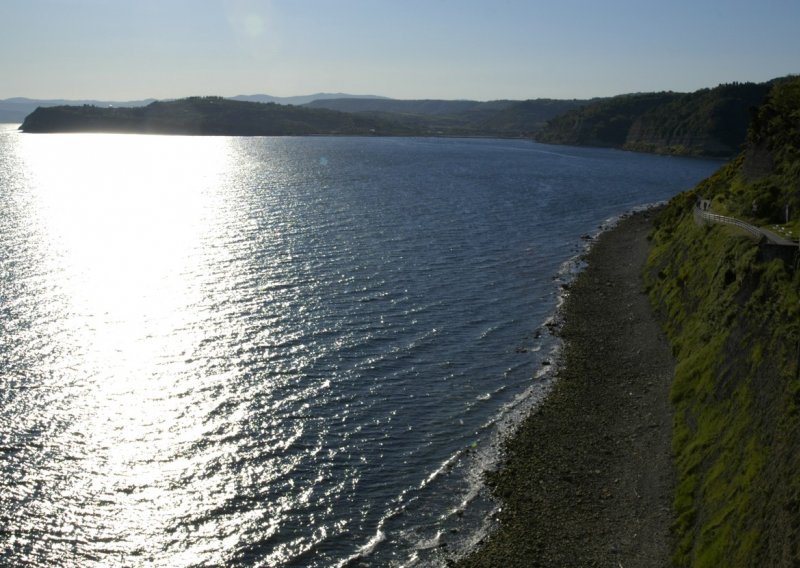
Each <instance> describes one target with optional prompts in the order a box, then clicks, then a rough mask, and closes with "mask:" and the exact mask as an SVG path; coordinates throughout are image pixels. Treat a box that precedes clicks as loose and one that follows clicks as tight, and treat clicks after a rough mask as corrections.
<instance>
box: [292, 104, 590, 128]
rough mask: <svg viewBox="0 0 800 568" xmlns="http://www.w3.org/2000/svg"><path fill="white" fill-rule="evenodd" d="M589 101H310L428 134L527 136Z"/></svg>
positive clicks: (318, 106) (328, 107) (319, 105)
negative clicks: (390, 121) (384, 120)
mask: <svg viewBox="0 0 800 568" xmlns="http://www.w3.org/2000/svg"><path fill="white" fill-rule="evenodd" d="M588 102H589V101H586V100H554V99H535V100H527V101H510V100H497V101H488V102H480V101H470V100H440V99H421V100H398V99H328V100H317V101H314V102H311V103H308V104H307V105H305V106H307V107H310V108H327V109H331V110H338V111H342V112H352V113H359V114H365V115H369V116H372V117H375V118H382V119H388V120H392V121H393V122H397V123H400V124H404V125H406V126H407V127H409V128H414V129H421V130H423V131H424V132H426V133H428V134H452V135H495V136H527V135H530V134H531V133H533V132H536V131H538V130H540V129H541V128H542V127H543V126H544V125H545V124H546V123H547V121H548V120H550V119H552V118H554V117H556V116H558V115H560V114H562V113H565V112H567V111H570V110H573V109H575V108H578V107H580V106H582V105H585V104H587V103H588Z"/></svg>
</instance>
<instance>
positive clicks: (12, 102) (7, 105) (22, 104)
mask: <svg viewBox="0 0 800 568" xmlns="http://www.w3.org/2000/svg"><path fill="white" fill-rule="evenodd" d="M153 101H155V99H144V100H135V101H122V102H120V101H100V100H91V99H81V100H69V99H28V98H25V97H14V98H11V99H3V100H0V122H11V123H21V122H22V121H23V120H25V117H26V116H28V115H29V114H30V113H32V112H33V111H34V110H36V108H37V107H53V106H63V105H74V106H83V105H93V106H98V107H109V106H123V107H134V106H144V105H147V104H150V103H152V102H153Z"/></svg>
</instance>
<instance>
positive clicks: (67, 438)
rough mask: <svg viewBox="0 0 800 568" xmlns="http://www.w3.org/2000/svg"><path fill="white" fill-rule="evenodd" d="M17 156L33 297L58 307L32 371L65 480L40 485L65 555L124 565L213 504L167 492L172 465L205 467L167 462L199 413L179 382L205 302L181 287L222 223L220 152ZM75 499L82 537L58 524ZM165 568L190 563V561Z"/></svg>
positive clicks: (122, 150)
mask: <svg viewBox="0 0 800 568" xmlns="http://www.w3.org/2000/svg"><path fill="white" fill-rule="evenodd" d="M20 142H21V155H22V156H23V160H24V161H25V162H26V164H25V166H26V170H27V171H28V172H31V176H33V179H31V180H29V182H30V186H31V187H32V188H33V190H32V195H33V207H32V208H30V210H31V211H33V215H34V218H32V219H31V220H30V221H31V224H32V225H35V226H36V227H37V229H36V230H37V231H38V246H39V248H40V255H41V256H43V257H44V258H45V259H46V263H47V264H49V268H48V270H49V271H51V272H52V273H54V274H58V276H59V278H58V285H57V286H56V287H55V288H54V289H50V290H48V291H47V293H48V294H50V295H54V296H57V298H58V300H59V301H58V304H59V305H60V306H61V313H60V314H53V315H52V326H53V327H55V328H58V329H54V330H53V333H50V334H49V338H48V340H49V341H54V342H55V344H54V345H52V346H51V348H50V351H51V353H53V354H54V356H53V357H51V358H49V359H48V360H42V361H41V362H40V368H39V369H38V371H39V373H41V375H42V376H47V377H50V384H51V385H52V387H53V391H52V392H59V393H60V394H59V396H58V397H57V398H56V397H54V400H53V401H52V403H53V404H54V405H57V406H58V407H60V410H61V412H60V415H61V416H68V417H69V418H70V420H69V421H67V422H65V423H63V424H59V425H54V426H53V429H54V431H53V432H51V440H52V443H54V444H56V445H58V446H59V447H62V448H72V451H73V452H74V461H72V462H67V464H68V465H67V467H71V468H72V469H73V470H74V471H64V470H63V467H64V464H63V463H62V464H60V465H59V468H60V471H58V472H53V476H52V478H51V479H52V485H53V486H52V487H50V488H48V490H49V491H52V492H54V493H55V494H57V495H58V496H59V498H56V499H49V500H50V501H51V502H53V501H54V502H55V503H57V504H58V505H56V506H57V507H60V508H62V509H63V510H60V511H54V515H53V518H54V519H59V520H58V521H55V522H58V523H59V524H60V525H61V526H59V527H58V529H57V530H59V531H60V532H61V533H62V534H63V542H64V547H65V552H67V551H68V550H69V549H70V548H71V547H75V539H77V540H83V539H85V538H87V537H88V536H90V537H91V538H90V540H91V541H93V542H94V543H95V544H94V545H93V546H95V547H102V546H103V544H102V543H104V542H105V543H106V546H107V547H108V550H103V551H102V552H103V554H106V555H107V554H108V553H111V556H112V557H113V556H114V553H116V554H118V555H119V558H129V559H130V558H136V555H137V554H146V551H147V550H149V549H151V547H152V545H153V542H152V540H153V539H156V540H158V539H164V538H167V537H166V536H165V534H166V531H165V528H166V527H167V526H168V525H169V523H170V521H174V519H175V518H179V517H181V515H186V514H188V512H190V511H191V510H193V509H197V507H196V504H195V503H193V502H194V501H196V500H198V499H199V500H213V499H217V500H221V499H223V498H224V496H225V494H226V491H225V490H224V488H206V489H207V491H197V489H198V488H200V486H201V485H202V482H198V483H195V484H194V486H193V489H194V491H192V492H189V491H181V489H180V485H181V483H182V481H181V478H182V477H183V478H185V477H186V476H187V475H189V474H187V472H189V471H191V470H192V468H188V467H187V465H188V464H187V463H185V462H186V460H198V459H199V460H202V459H210V458H208V456H206V457H205V458H203V457H202V454H201V455H200V457H198V456H197V455H193V456H192V457H188V456H189V453H188V452H187V453H186V456H183V454H182V449H183V448H186V447H187V446H189V445H190V444H192V443H193V442H194V441H195V440H197V439H198V438H201V437H202V435H201V434H202V430H203V428H205V427H206V425H204V424H203V421H202V419H201V418H198V417H202V416H204V415H205V414H207V412H208V411H209V410H210V408H204V406H209V405H211V402H210V401H204V400H203V397H202V392H203V388H202V386H203V385H202V384H200V385H198V384H192V385H191V389H189V388H188V387H187V385H186V383H185V382H182V381H181V380H179V377H180V375H181V374H184V375H185V374H186V369H187V367H190V366H189V365H186V364H185V360H186V359H188V358H190V357H191V355H190V354H191V353H192V350H193V349H194V347H195V345H196V344H197V343H198V342H201V341H202V340H203V339H204V335H203V334H204V329H203V326H202V322H203V314H202V313H200V312H201V311H202V306H203V304H204V301H205V300H206V296H207V291H205V290H203V289H200V288H201V287H200V286H198V285H197V284H192V285H190V284H188V282H189V281H190V280H189V279H187V278H185V275H186V274H195V273H196V272H197V271H198V270H200V269H201V264H200V263H201V260H202V257H203V254H205V252H204V250H205V249H204V246H205V245H207V244H208V243H207V241H208V239H209V238H210V232H209V230H210V229H209V228H213V227H214V225H215V223H216V222H217V217H218V216H219V215H221V214H223V212H224V211H225V196H224V195H223V194H222V190H221V189H220V188H222V187H223V185H224V184H223V183H222V177H223V176H224V175H225V173H226V172H227V171H228V168H229V164H228V160H229V156H230V153H229V148H228V144H229V143H230V140H229V139H225V138H198V139H186V138H173V137H158V136H147V137H142V136H128V135H102V134H87V135H63V136H41V137H38V136H24V137H23V138H22V139H21V141H20ZM195 281H196V279H195ZM196 379H197V381H199V382H202V381H203V380H208V381H211V380H212V379H209V378H206V379H203V378H202V376H197V377H196ZM197 381H196V382H197ZM189 391H191V392H189ZM187 393H188V394H187ZM187 399H190V400H187ZM193 415H194V416H193ZM194 465H197V464H194ZM41 466H42V467H48V464H47V463H42V464H41ZM184 481H185V480H184ZM228 492H229V491H228ZM87 497H90V498H91V503H92V507H93V509H94V510H93V511H91V514H90V515H88V518H92V519H94V526H91V527H87V526H81V527H80V528H78V527H76V526H71V525H70V521H69V519H70V518H76V517H77V516H78V511H77V510H74V509H75V508H76V507H79V506H80V507H85V500H86V498H87ZM204 506H206V507H207V506H208V503H204ZM81 517H82V518H84V519H85V518H87V515H86V511H82V512H81ZM84 523H85V521H84ZM77 530H80V532H81V533H83V534H80V533H76V532H75V531H77ZM169 538H172V539H179V538H180V536H179V535H172V536H171V537H169ZM148 541H149V542H148ZM70 543H71V544H70ZM164 546H167V545H164ZM98 551H99V549H98ZM205 558H206V559H208V556H207V554H206V556H205ZM143 560H144V559H143ZM173 560H176V561H177V560H181V561H182V562H184V561H185V562H188V563H191V561H192V553H191V549H189V550H185V551H184V553H183V554H182V558H180V559H178V558H176V557H173Z"/></svg>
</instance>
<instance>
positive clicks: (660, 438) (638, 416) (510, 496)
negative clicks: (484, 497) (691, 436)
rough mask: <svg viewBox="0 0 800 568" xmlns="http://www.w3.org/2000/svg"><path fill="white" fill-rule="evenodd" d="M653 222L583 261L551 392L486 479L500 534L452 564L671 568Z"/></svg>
mask: <svg viewBox="0 0 800 568" xmlns="http://www.w3.org/2000/svg"><path fill="white" fill-rule="evenodd" d="M653 216H654V212H653V211H644V212H639V213H635V214H633V215H631V216H628V217H626V218H624V219H623V220H622V221H620V223H619V224H618V225H617V226H616V227H615V228H613V229H611V230H609V231H606V232H604V233H602V234H601V235H600V236H599V237H598V238H597V241H596V242H595V243H594V245H593V246H592V248H591V250H590V252H589V253H588V256H587V262H588V266H587V268H586V269H585V270H584V271H583V272H581V273H580V274H579V275H578V277H577V278H576V279H575V281H574V282H573V283H572V285H571V286H570V288H569V294H568V296H567V299H566V301H565V304H564V312H563V313H564V324H563V327H562V329H561V335H562V337H563V339H564V342H565V345H564V351H563V356H562V360H561V363H560V368H559V371H558V379H557V382H556V385H555V386H554V388H553V391H552V392H551V394H550V395H549V396H548V398H547V400H546V401H545V402H544V403H543V404H542V405H541V406H540V407H538V408H537V409H536V410H535V411H534V412H533V413H532V414H531V415H530V416H529V417H528V418H527V419H526V420H525V421H524V422H523V423H522V424H521V426H520V428H519V430H518V431H517V432H516V433H515V434H514V435H513V436H512V437H511V438H510V439H509V440H508V442H507V446H506V447H507V460H506V461H505V463H504V464H503V465H502V467H501V468H500V470H499V471H497V472H495V473H493V474H491V475H490V477H489V480H488V482H489V484H490V486H491V487H492V489H493V491H494V492H495V494H496V495H497V496H498V497H499V498H500V500H501V502H502V506H503V509H502V511H501V513H500V514H499V521H500V528H499V530H498V531H497V532H495V533H494V534H492V535H491V536H489V537H487V538H486V540H485V541H484V542H483V543H482V544H481V546H480V547H479V548H478V549H477V550H475V551H474V552H473V553H472V554H470V555H469V556H468V557H466V558H463V559H461V560H459V561H458V562H457V563H456V565H458V566H463V567H475V566H486V567H497V566H503V567H506V568H507V567H510V566H525V567H536V566H542V567H544V566H547V567H551V566H552V567H556V566H558V567H564V566H575V567H578V566H579V567H590V566H603V567H609V566H611V567H619V568H629V567H633V566H636V567H651V566H652V567H655V566H668V565H670V555H671V550H672V542H671V535H670V525H671V524H672V522H673V520H674V517H673V512H672V496H673V492H674V483H675V480H674V471H673V464H672V452H671V434H672V409H671V406H670V403H669V387H670V381H671V379H672V375H673V370H674V361H673V358H672V355H671V350H670V347H669V345H668V343H667V341H666V338H665V337H664V335H663V333H662V331H661V329H660V327H659V325H658V323H657V322H656V320H655V318H654V316H653V313H652V311H651V308H650V304H649V301H648V298H647V295H646V294H645V291H644V285H643V282H642V277H641V274H642V271H643V268H644V263H645V260H646V258H647V254H648V250H649V241H648V239H647V236H648V234H649V233H650V231H651V230H652V218H653Z"/></svg>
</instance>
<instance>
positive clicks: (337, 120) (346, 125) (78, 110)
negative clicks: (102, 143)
mask: <svg viewBox="0 0 800 568" xmlns="http://www.w3.org/2000/svg"><path fill="white" fill-rule="evenodd" d="M20 129H21V130H23V131H25V132H126V133H147V134H204V135H230V136H283V135H309V134H351V135H361V134H384V135H389V134H392V135H400V134H408V133H409V131H408V129H407V128H405V127H403V126H401V125H398V124H396V123H393V122H391V121H388V120H381V119H377V118H374V117H368V116H361V115H357V114H350V113H343V112H336V111H333V110H328V109H311V108H304V107H298V106H291V105H279V104H275V103H255V102H244V101H234V100H230V99H223V98H221V97H191V98H187V99H180V100H176V101H168V102H153V103H151V104H149V105H147V106H143V107H97V106H92V105H83V106H56V107H46V108H45V107H39V108H37V109H36V110H35V111H34V112H32V113H31V114H29V115H28V116H27V117H26V118H25V121H24V122H23V123H22V126H21V127H20Z"/></svg>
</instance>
